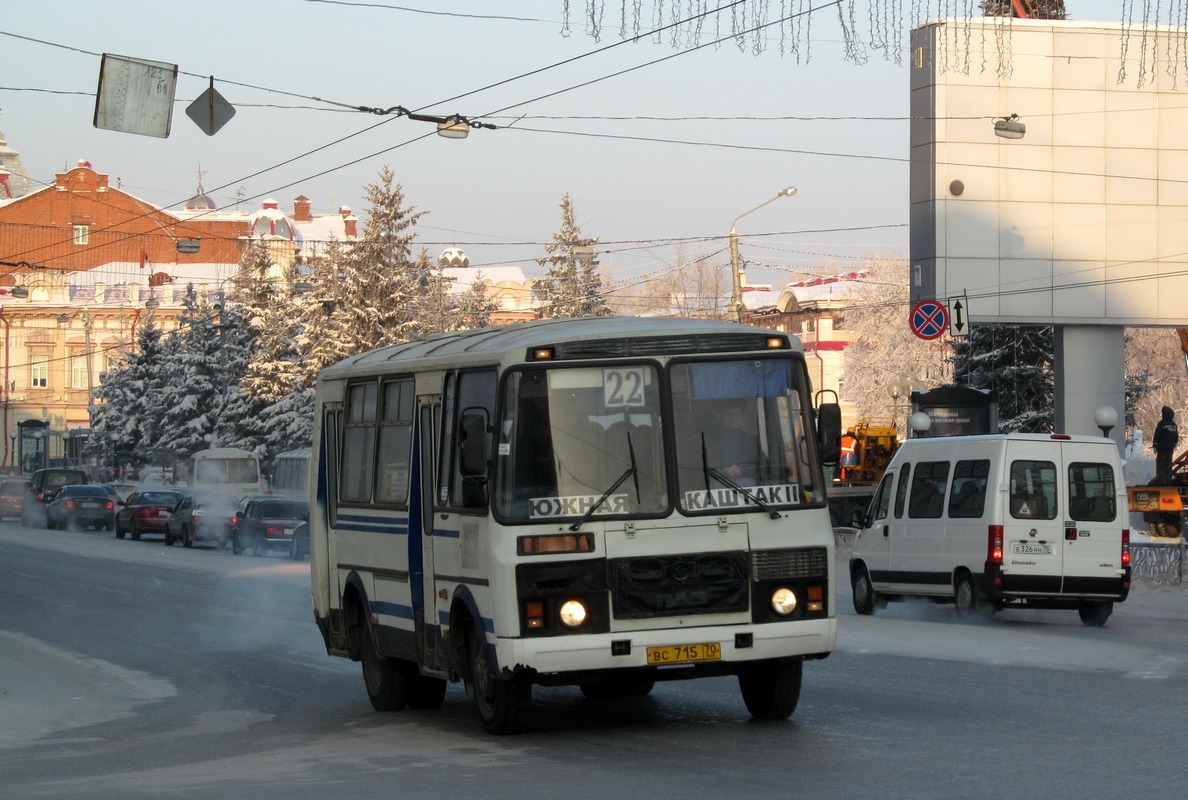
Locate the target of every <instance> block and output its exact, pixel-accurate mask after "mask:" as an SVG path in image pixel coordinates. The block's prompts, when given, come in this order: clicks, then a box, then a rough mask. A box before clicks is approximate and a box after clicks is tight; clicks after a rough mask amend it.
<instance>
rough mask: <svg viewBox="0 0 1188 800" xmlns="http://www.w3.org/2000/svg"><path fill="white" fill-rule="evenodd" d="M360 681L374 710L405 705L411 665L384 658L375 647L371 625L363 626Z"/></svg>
mask: <svg viewBox="0 0 1188 800" xmlns="http://www.w3.org/2000/svg"><path fill="white" fill-rule="evenodd" d="M359 660H360V661H362V662H363V683H364V685H365V686H366V687H367V697H368V699H369V700H371V707H372V708H374V709H375V710H376V711H400V710H401V709H402V708H404V707H405V706H406V705H408V685H409V682H410V681H409V679H410V673H411V670H410V669H409V667H410V666H411V665H410V664H408V662H405V661H399V660H397V659H395V658H384V657H383V656H381V655H380V654H379V653H377V652H376V650H375V642H374V641H373V640H372V631H371V626H370V625H368V626H367V627H365V628H364V629H363V652H362V657H361V658H360V659H359Z"/></svg>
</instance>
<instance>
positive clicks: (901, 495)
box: [895, 463, 912, 519]
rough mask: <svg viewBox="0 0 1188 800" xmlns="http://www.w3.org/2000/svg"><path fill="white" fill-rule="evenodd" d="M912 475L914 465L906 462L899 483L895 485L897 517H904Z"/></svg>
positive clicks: (900, 471) (901, 470)
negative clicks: (904, 507)
mask: <svg viewBox="0 0 1188 800" xmlns="http://www.w3.org/2000/svg"><path fill="white" fill-rule="evenodd" d="M911 477H912V465H911V464H907V463H905V464H904V465H903V467H902V468H901V469H900V470H899V483H898V484H897V485H896V487H895V518H896V519H903V504H904V502H905V501H906V500H907V490H908V479H909V478H911Z"/></svg>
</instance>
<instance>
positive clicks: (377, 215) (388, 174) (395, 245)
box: [332, 166, 434, 353]
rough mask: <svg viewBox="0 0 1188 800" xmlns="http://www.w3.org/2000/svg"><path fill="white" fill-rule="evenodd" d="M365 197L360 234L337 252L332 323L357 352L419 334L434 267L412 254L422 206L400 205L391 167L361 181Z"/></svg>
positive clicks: (401, 198)
mask: <svg viewBox="0 0 1188 800" xmlns="http://www.w3.org/2000/svg"><path fill="white" fill-rule="evenodd" d="M365 190H366V198H367V201H368V203H369V206H368V209H367V216H366V218H365V219H364V221H363V235H362V238H361V239H360V240H359V241H358V242H356V243H354V244H353V245H352V246H351V247H350V249H348V250H345V251H344V252H343V258H342V260H341V264H340V265H339V278H340V280H341V282H342V285H341V289H340V292H339V296H341V297H343V300H344V302H342V303H339V304H337V305H336V306H335V309H334V313H333V323H332V327H333V329H334V331H333V332H334V334H335V335H336V337H337V338H338V339H339V340H340V343H341V345H342V346H344V347H345V348H346V349H347V351H348V352H351V353H359V352H363V351H365V350H370V349H373V348H376V347H381V346H383V345H387V344H394V343H396V342H403V341H407V340H408V339H410V338H412V337H414V336H417V335H419V333H420V331H421V330H422V326H423V325H424V321H423V319H424V316H425V314H426V313H428V309H427V306H428V305H429V304H428V303H427V302H426V299H425V296H424V290H425V287H426V286H428V285H429V283H430V281H431V279H432V273H433V271H434V268H433V265H432V264H431V263H429V262H428V261H427V260H425V259H415V260H414V259H413V258H412V242H413V239H414V237H415V233H414V228H415V226H416V223H417V220H418V219H420V217H421V215H422V214H423V213H424V212H417V211H414V210H413V208H412V207H410V206H405V204H404V192H403V189H402V188H401V186H400V184H398V183H396V182H395V175H394V174H393V173H392V170H391V168H389V167H387V166H385V167H383V169H381V170H380V173H379V178H378V180H377V182H376V183H371V184H368V185H367V186H366V187H365Z"/></svg>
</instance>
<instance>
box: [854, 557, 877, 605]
mask: <svg viewBox="0 0 1188 800" xmlns="http://www.w3.org/2000/svg"><path fill="white" fill-rule="evenodd" d="M851 582H852V584H853V587H854V610H855V611H857V612H858V613H859V614H863V615H865V614H872V613H874V609H875V590H874V587H873V586H871V585H870V573H869V572H867V570H866V567H859V568H858V569H856V570H854V575H853V578H852V579H851Z"/></svg>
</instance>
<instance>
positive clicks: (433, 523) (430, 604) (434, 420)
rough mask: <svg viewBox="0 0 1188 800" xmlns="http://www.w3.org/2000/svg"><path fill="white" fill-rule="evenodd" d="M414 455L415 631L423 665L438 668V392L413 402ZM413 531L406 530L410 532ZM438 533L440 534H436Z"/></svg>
mask: <svg viewBox="0 0 1188 800" xmlns="http://www.w3.org/2000/svg"><path fill="white" fill-rule="evenodd" d="M417 443H418V448H417V451H418V452H417V457H418V459H419V465H418V470H417V474H418V475H419V476H420V481H419V492H420V497H419V501H420V502H419V505H420V509H421V514H420V530H419V535H420V537H421V567H422V570H423V573H422V575H423V579H422V584H421V591H422V595H421V603H420V606H421V609H422V618H421V620H420V621H419V622H420V625H419V628H418V632H419V633H420V635H421V652H422V654H423V660H424V663H425V665H426V666H428V667H430V668H434V669H436V668H441V667H444V665H445V664H446V653H445V650H446V644H445V642H444V641H443V639H442V636H441V620H440V616H439V612H438V599H437V580H436V575H437V571H438V564H439V562H440V561H446V562H448V560H449V554H448V553H443V552H442V546H441V545H442V542H441V540H442V539H443V538H448V535H447V533H446V531H445V530H443V529H442V528H441V527H440V526H439V525H438V522H439V519H438V514H437V512H436V511H435V510H434V486H435V485H436V476H437V472H438V464H437V456H438V454H439V453H440V452H441V396H440V395H428V396H423V397H420V398H418V406H417ZM413 533H414V532H413V531H411V530H410V531H409V534H410V535H413ZM439 534H440V535H439Z"/></svg>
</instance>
